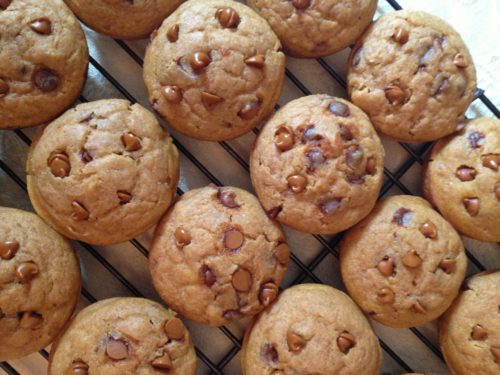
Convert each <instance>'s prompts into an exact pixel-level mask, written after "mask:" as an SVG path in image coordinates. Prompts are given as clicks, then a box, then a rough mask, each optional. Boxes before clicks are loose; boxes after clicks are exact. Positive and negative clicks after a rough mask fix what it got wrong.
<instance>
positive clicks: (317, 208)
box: [250, 95, 384, 234]
mask: <svg viewBox="0 0 500 375" xmlns="http://www.w3.org/2000/svg"><path fill="white" fill-rule="evenodd" d="M383 163H384V149H383V148H382V144H381V143H380V140H379V138H378V136H377V134H376V132H375V130H374V129H373V127H372V125H371V123H370V120H369V119H368V117H367V116H366V115H365V114H364V113H363V112H362V111H361V110H360V109H359V108H357V107H356V106H354V105H353V104H351V103H349V102H348V101H346V100H343V99H339V98H334V97H331V96H328V95H311V96H307V97H303V98H300V99H296V100H294V101H292V102H290V103H288V104H287V105H285V106H284V107H283V108H281V109H280V110H279V111H278V112H277V113H276V114H275V115H274V116H273V117H272V118H271V119H270V120H269V122H268V123H267V124H266V125H265V126H264V128H263V129H262V130H261V131H260V133H259V136H258V138H257V141H256V143H255V146H254V149H253V151H252V154H251V156H250V174H251V177H252V183H253V186H254V188H255V191H256V192H257V195H258V196H259V199H260V201H261V203H262V205H263V206H264V209H265V210H266V211H267V212H268V213H269V215H271V216H272V217H273V218H276V219H277V220H279V221H280V222H282V223H283V224H286V225H288V226H290V227H292V228H294V229H297V230H300V231H303V232H309V233H323V234H330V233H337V232H340V231H342V230H344V229H346V228H349V227H351V226H352V225H354V224H356V223H357V222H359V221H360V220H361V219H362V218H363V217H365V216H366V215H368V213H369V212H370V211H371V209H372V208H373V206H374V205H375V202H376V200H377V196H378V193H379V191H380V187H381V185H382V180H383V173H384V167H383Z"/></svg>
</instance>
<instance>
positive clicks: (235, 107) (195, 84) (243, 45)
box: [144, 0, 285, 141]
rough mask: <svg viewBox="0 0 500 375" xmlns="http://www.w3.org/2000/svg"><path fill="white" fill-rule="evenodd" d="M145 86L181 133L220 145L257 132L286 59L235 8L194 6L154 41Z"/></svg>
mask: <svg viewBox="0 0 500 375" xmlns="http://www.w3.org/2000/svg"><path fill="white" fill-rule="evenodd" d="M152 39H153V40H152V42H151V44H150V45H149V46H148V48H147V51H146V56H145V59H144V80H145V83H146V87H147V89H148V93H149V99H150V103H151V105H152V107H153V108H154V109H155V110H156V111H157V112H158V113H159V114H161V115H162V116H163V117H164V118H165V119H166V120H167V121H168V122H169V123H170V125H171V126H172V127H174V128H175V129H176V130H178V131H180V132H182V133H184V134H186V135H189V136H191V137H195V138H198V139H204V140H210V141H219V140H225V139H231V138H235V137H238V136H240V135H242V134H244V133H246V132H248V131H250V130H251V129H252V128H254V127H255V126H256V125H257V124H258V123H259V122H260V121H261V120H262V119H263V118H264V117H265V116H267V115H268V114H269V113H270V112H271V111H272V110H273V108H274V105H275V104H276V102H277V101H278V98H279V96H280V94H281V87H282V84H283V78H284V73H285V56H284V54H283V53H282V52H280V48H281V45H280V42H279V40H278V38H277V37H276V35H275V34H274V32H273V31H272V30H271V28H270V27H269V25H268V24H267V22H266V21H265V20H264V19H263V18H261V17H260V16H259V15H258V14H256V13H255V12H254V11H253V10H252V9H250V8H248V7H247V6H245V5H243V4H241V3H239V2H236V1H230V0H191V1H188V2H186V3H184V4H183V5H181V6H180V7H179V8H178V9H177V10H176V11H175V12H174V13H173V14H172V15H171V16H170V17H168V18H167V19H166V20H165V21H164V22H163V24H162V26H161V27H160V28H159V29H158V32H156V33H154V34H153V36H152Z"/></svg>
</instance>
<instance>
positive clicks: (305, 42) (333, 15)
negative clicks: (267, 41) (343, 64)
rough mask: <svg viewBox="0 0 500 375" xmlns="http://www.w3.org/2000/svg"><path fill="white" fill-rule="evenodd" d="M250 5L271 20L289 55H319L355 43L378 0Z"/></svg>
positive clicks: (275, 0)
mask: <svg viewBox="0 0 500 375" xmlns="http://www.w3.org/2000/svg"><path fill="white" fill-rule="evenodd" d="M248 5H250V6H251V7H252V8H253V9H255V10H256V11H257V12H258V13H259V14H260V15H261V16H262V17H264V18H265V19H266V21H267V22H269V24H270V25H271V27H272V28H273V30H274V31H275V32H276V34H277V35H278V37H279V38H280V41H281V43H282V44H283V47H284V49H285V51H286V52H287V53H288V54H289V55H292V56H297V57H320V56H327V55H331V54H332V53H335V52H338V51H340V50H343V49H344V48H346V47H348V46H349V45H351V44H352V43H354V42H355V41H356V39H358V38H359V36H360V35H361V34H362V33H363V31H364V30H365V29H366V27H367V26H368V25H369V24H370V23H371V22H372V18H373V15H374V14H375V10H376V9H377V0H361V1H359V0H323V1H311V0H293V1H285V0H249V1H248ZM332 35H334V37H332Z"/></svg>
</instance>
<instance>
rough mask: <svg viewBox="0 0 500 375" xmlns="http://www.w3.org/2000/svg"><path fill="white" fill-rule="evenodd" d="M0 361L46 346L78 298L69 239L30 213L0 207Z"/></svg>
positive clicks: (77, 272)
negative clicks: (0, 338)
mask: <svg viewBox="0 0 500 375" xmlns="http://www.w3.org/2000/svg"><path fill="white" fill-rule="evenodd" d="M0 284H1V285H2V287H1V288H0V336H1V337H2V340H0V361H7V360H12V359H17V358H21V357H24V356H27V355H28V354H31V353H34V352H36V351H38V350H41V349H43V348H44V347H46V346H47V345H49V344H50V343H51V342H52V341H53V340H54V339H55V337H56V336H57V334H58V333H59V331H60V330H62V329H63V327H64V326H65V325H66V323H67V322H68V321H69V319H70V318H71V314H73V311H74V309H75V306H76V304H77V302H78V299H79V297H80V285H81V281H80V264H79V262H78V258H77V256H76V254H75V252H74V250H73V248H72V247H71V245H70V244H69V242H68V241H67V240H66V239H64V238H63V237H61V236H60V235H59V234H57V233H56V232H55V231H54V230H53V229H52V228H50V227H49V226H48V225H47V224H45V223H44V222H43V221H42V219H40V218H39V217H38V216H36V215H35V214H32V213H30V212H26V211H21V210H17V209H14V208H6V207H0Z"/></svg>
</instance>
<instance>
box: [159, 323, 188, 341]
mask: <svg viewBox="0 0 500 375" xmlns="http://www.w3.org/2000/svg"><path fill="white" fill-rule="evenodd" d="M163 330H164V331H165V333H166V334H167V337H168V338H169V339H170V340H182V339H183V338H184V336H185V335H186V327H185V326H184V323H182V320H180V319H179V318H172V319H169V320H167V321H166V322H165V325H164V326H163Z"/></svg>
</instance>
